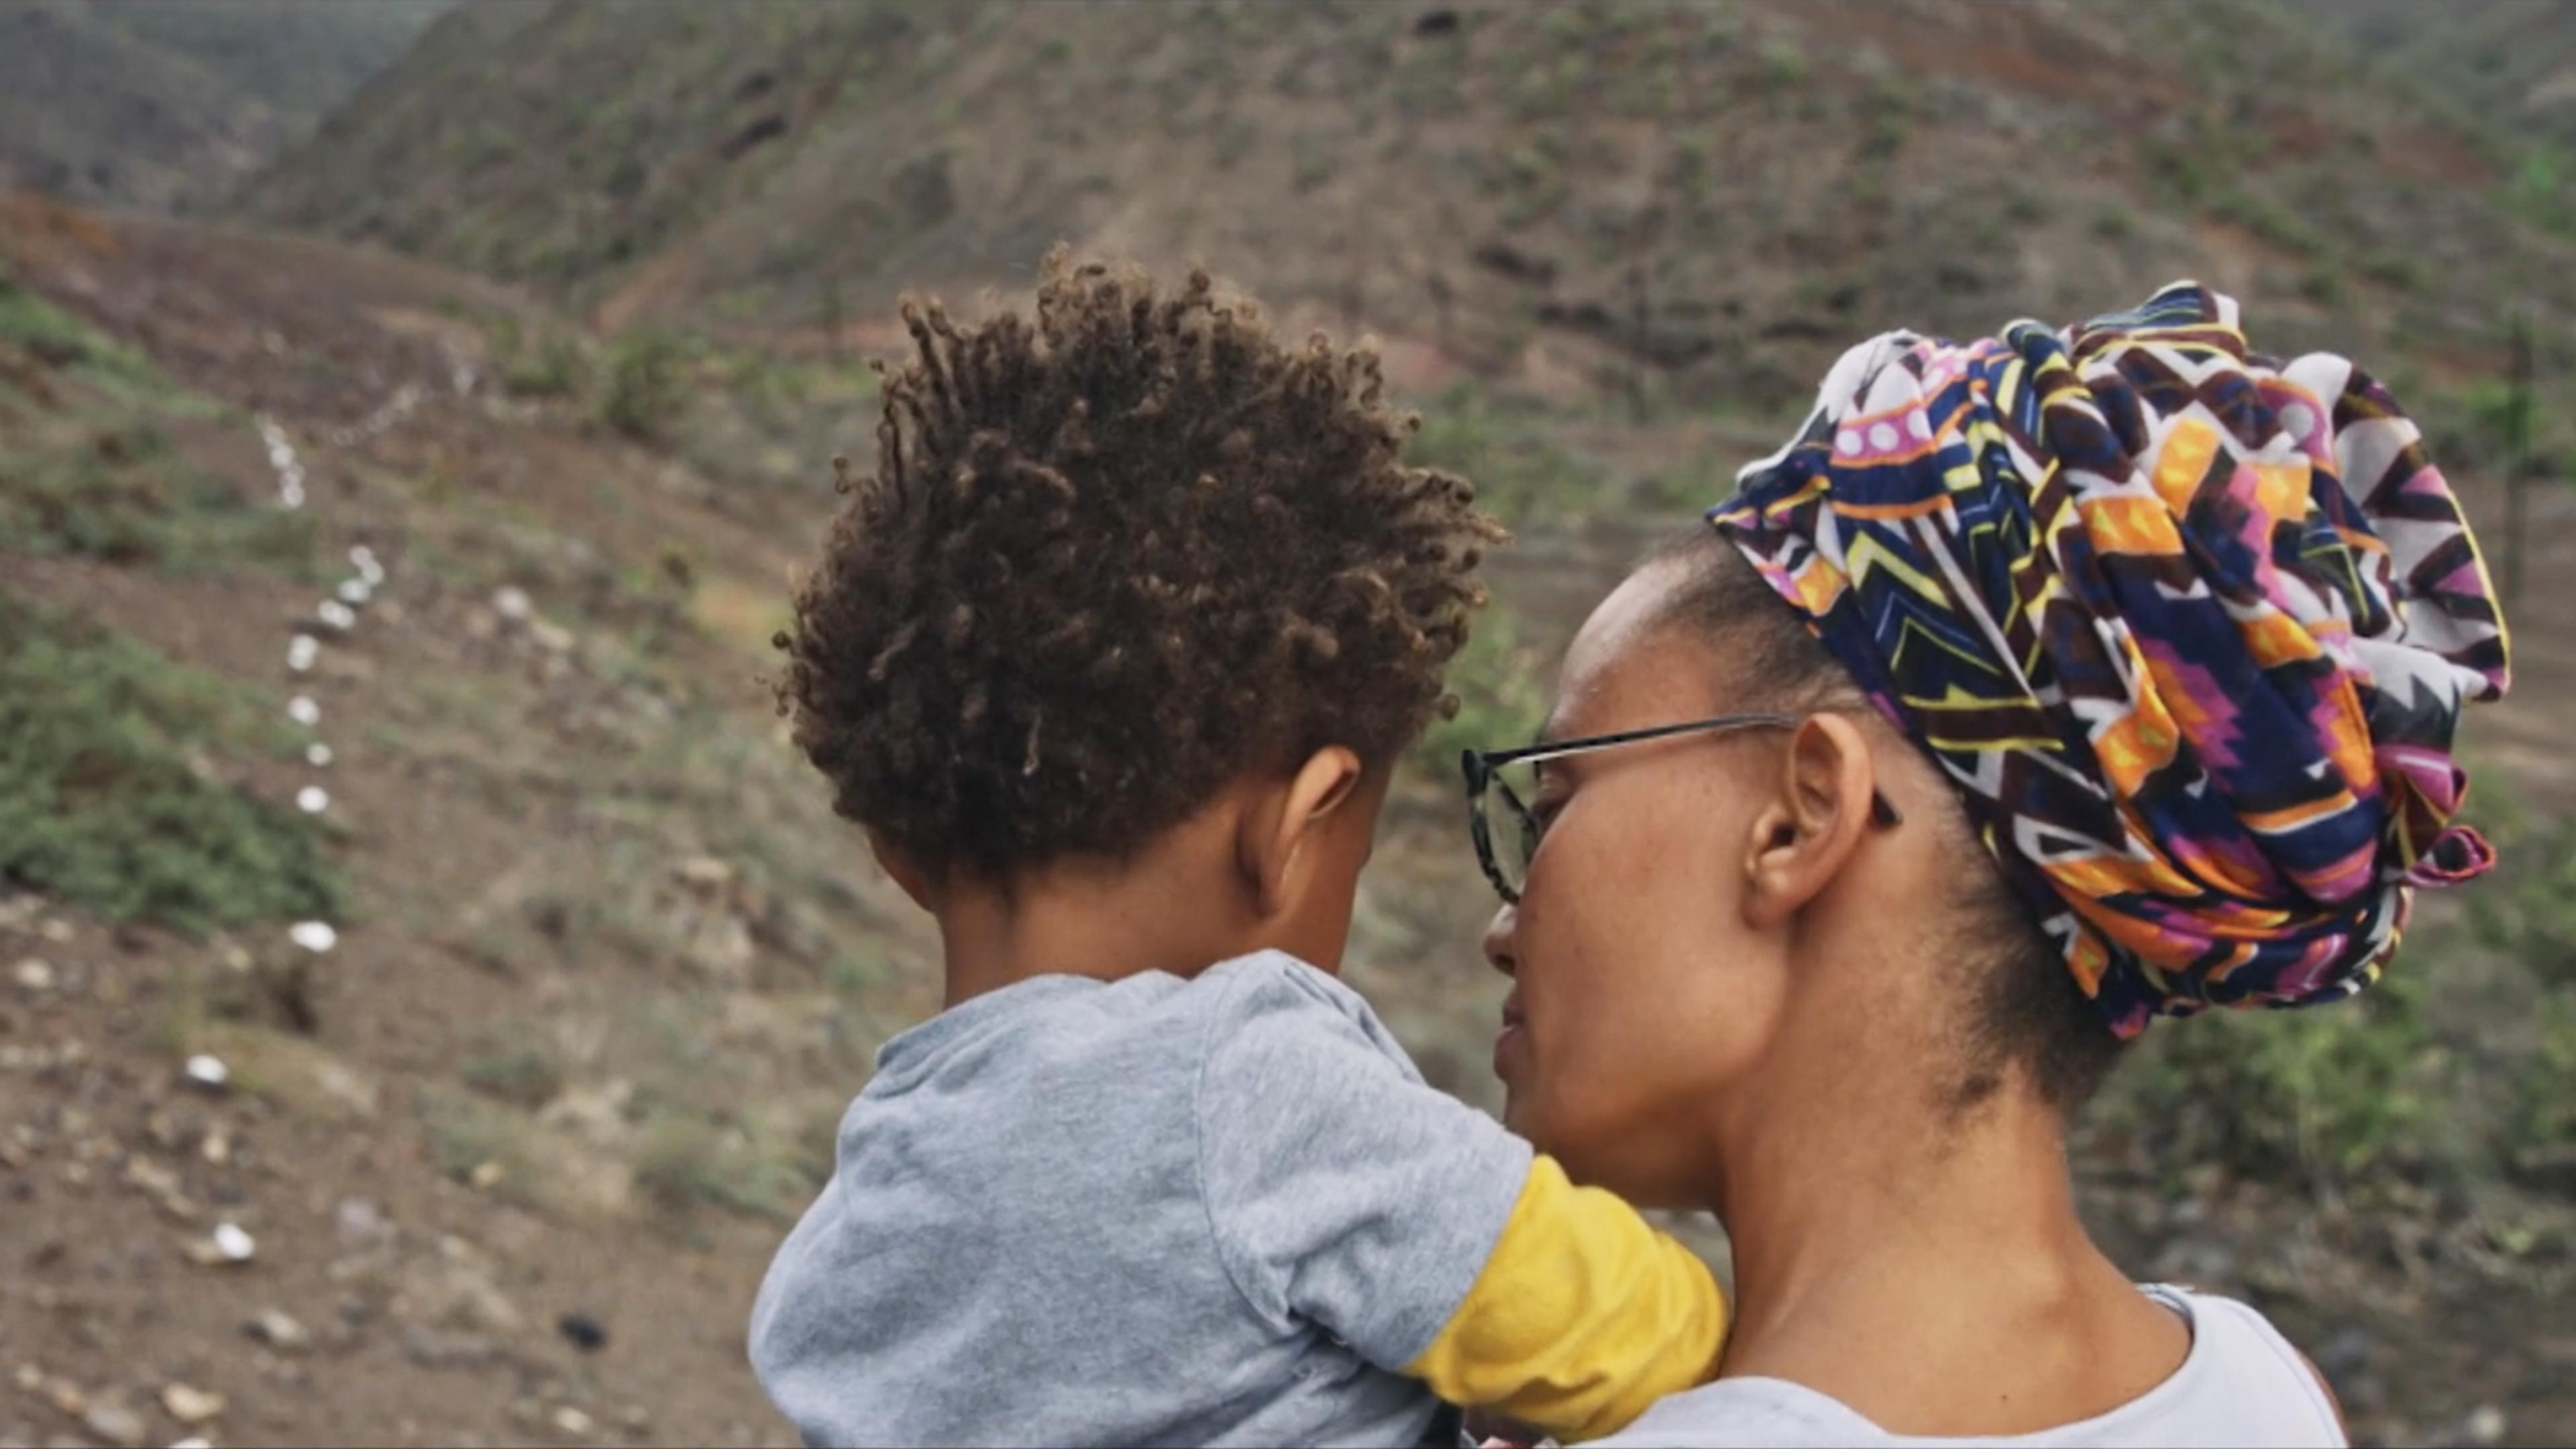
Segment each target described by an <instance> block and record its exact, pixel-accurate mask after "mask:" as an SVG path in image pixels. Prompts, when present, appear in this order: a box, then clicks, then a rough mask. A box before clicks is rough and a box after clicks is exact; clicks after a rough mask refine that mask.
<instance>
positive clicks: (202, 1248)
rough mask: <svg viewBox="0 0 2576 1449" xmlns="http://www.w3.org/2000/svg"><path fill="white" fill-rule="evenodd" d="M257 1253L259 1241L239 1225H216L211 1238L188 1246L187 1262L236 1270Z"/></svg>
mask: <svg viewBox="0 0 2576 1449" xmlns="http://www.w3.org/2000/svg"><path fill="white" fill-rule="evenodd" d="M258 1253H259V1241H258V1240H257V1239H255V1238H253V1237H252V1236H251V1235H250V1234H248V1233H246V1232H244V1231H242V1227H241V1224H239V1223H229V1222H227V1223H217V1224H215V1231H214V1234H213V1236H211V1237H208V1238H206V1239H205V1240H203V1241H201V1242H196V1243H191V1244H189V1245H188V1258H189V1260H190V1261H191V1262H194V1263H196V1264H198V1265H199V1266H201V1267H206V1268H237V1267H239V1266H241V1265H242V1264H244V1263H247V1262H249V1261H250V1260H251V1259H252V1258H254V1257H256V1256H258Z"/></svg>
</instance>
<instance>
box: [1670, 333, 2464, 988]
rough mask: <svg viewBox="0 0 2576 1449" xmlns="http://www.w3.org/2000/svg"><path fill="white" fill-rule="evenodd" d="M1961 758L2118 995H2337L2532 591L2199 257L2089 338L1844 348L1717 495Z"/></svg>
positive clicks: (2341, 374) (2419, 468)
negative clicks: (2278, 343)
mask: <svg viewBox="0 0 2576 1449" xmlns="http://www.w3.org/2000/svg"><path fill="white" fill-rule="evenodd" d="M1709 517H1710V520H1711V521H1712V522H1713V523H1715V524H1716V525H1717V527H1718V528H1719V529H1720V530H1721V531H1723V532H1724V533H1725V535H1726V536H1727V537H1728V538H1730V539H1731V540H1733V541H1734V543H1735V544H1736V545H1737V547H1738V548H1740V549H1741V550H1742V551H1743V552H1744V554H1745V555H1746V556H1747V557H1748V558H1750V559H1751V560H1752V561H1753V564H1754V566H1755V567H1756V568H1758V569H1760V570H1761V572H1762V575H1763V577H1764V578H1765V579H1767V580H1768V581H1769V582H1770V584H1771V586H1772V587H1773V588H1774V589H1776V590H1777V591H1778V592H1779V593H1780V595H1781V596H1782V597H1783V598H1785V599H1787V600H1788V601H1789V603H1790V604H1791V605H1792V606H1793V607H1795V608H1796V609H1797V610H1798V611H1799V613H1800V614H1801V615H1802V616H1803V617H1804V618H1805V619H1806V620H1807V622H1808V624H1809V626H1810V627H1811V628H1812V629H1813V630H1814V631H1815V633H1816V635H1817V636H1818V637H1819V638H1820V639H1821V640H1823V642H1824V643H1825V645H1826V646H1827V647H1828V648H1829V649H1830V650H1831V651H1832V652H1833V653H1834V655H1835V656H1836V657H1837V658H1839V659H1840V660H1841V661H1842V663H1843V664H1844V665H1845V666H1846V667H1847V668H1849V669H1850V671H1851V672H1852V674H1853V675H1854V676H1855V677H1857V678H1858V679H1859V681H1860V683H1861V685H1862V687H1863V688H1864V689H1866V690H1867V691H1868V693H1869V695H1870V696H1871V698H1872V699H1873V700H1874V701H1876V703H1877V704H1878V706H1879V707H1880V708H1881V709H1882V710H1884V711H1885V712H1886V713H1887V714H1888V715H1889V716H1890V717H1891V718H1893V719H1894V720H1895V721H1896V722H1897V723H1898V724H1899V725H1901V726H1902V727H1903V728H1904V729H1905V730H1906V731H1907V732H1908V733H1909V734H1911V735H1912V736H1913V737H1914V738H1915V739H1916V740H1918V741H1920V742H1921V743H1922V744H1923V745H1924V747H1925V748H1926V749H1928V750H1929V751H1930V753H1931V754H1932V756H1933V758H1934V759H1935V760H1937V761H1938V762H1939V763H1940V765H1941V767H1942V769H1943V770H1945V771H1946V772H1947V773H1948V774H1949V776H1950V778H1951V780H1952V781H1953V782H1954V783H1955V784H1956V785H1957V786H1958V788H1959V792H1960V794H1961V795H1962V797H1963V798H1964V799H1965V801H1966V803H1967V806H1968V809H1969V812H1970V815H1971V817H1972V818H1973V819H1974V821H1975V823H1976V824H1977V826H1978V828H1979V833H1980V834H1981V835H1982V836H1983V837H1984V839H1985V842H1986V844H1987V846H1988V847H1989V848H1990V849H1991V850H1992V851H1993V853H1994V856H1995V858H1996V859H1997V860H1998V861H1999V862H2001V864H2002V866H2003V869H2004V873H2005V875H2006V876H2007V877H2009V878H2010V880H2011V882H2012V884H2013V886H2014V887H2015V889H2016V890H2017V891H2018V892H2019V893H2020V894H2021V896H2022V897H2023V899H2024V900H2025V901H2026V902H2027V903H2028V904H2029V906H2030V907H2031V909H2032V910H2033V911H2034V912H2035V914H2036V915H2037V917H2038V918H2039V920H2040V923H2041V926H2042V928H2043V929H2044V930H2045V931H2046V932H2047V934H2048V935H2049V937H2050V938H2051V939H2052V940H2053V941H2055V942H2056V943H2057V944H2058V945H2059V946H2060V947H2061V948H2062V949H2063V950H2064V951H2065V953H2066V960H2067V964H2068V966H2069V968H2070V969H2072V970H2073V971H2074V973H2075V976H2076V979H2077V980H2078V981H2079V982H2081V983H2082V984H2083V987H2084V990H2085V992H2086V993H2087V994H2088V995H2090V996H2091V997H2092V998H2093V1000H2094V1002H2095V1004H2096V1005H2097V1006H2098V1007H2099V1008H2100V1009H2101V1011H2102V1013H2103V1015H2104V1017H2105V1018H2106V1019H2107V1020H2109V1021H2110V1023H2111V1025H2112V1027H2113V1029H2114V1030H2116V1031H2118V1032H2119V1033H2120V1034H2121V1035H2123V1036H2127V1035H2132V1034H2134V1033H2136V1032H2137V1031H2139V1030H2141V1029H2143V1028H2144V1027H2145V1025H2146V1024H2147V1021H2148V1019H2149V1018H2150V1017H2151V1016H2153V1015H2156V1014H2167V1015H2187V1014H2189V1013H2191V1012H2194V1011H2198V1010H2200V1009H2201V1008H2203V1007H2205V1006H2209V1005H2213V1004H2217V1005H2232V1004H2252V1003H2265V1004H2271V1005H2283V1006H2294V1005H2304V1004H2307V1003H2311V1002H2319V1001H2328V1000H2334V999H2337V998H2340V997H2344V996H2348V995H2351V994H2352V993H2353V992H2355V991H2357V990H2359V989H2361V988H2362V987H2363V986H2366V985H2368V984H2369V983H2370V982H2372V981H2373V980H2375V979H2377V977H2378V975H2379V971H2380V968H2381V965H2382V964H2383V963H2384V962H2385V961H2386V960H2387V958H2388V955H2389V953H2390V952H2391V951H2392V950H2393V949H2394V948H2395V947H2396V944H2397V940H2398V937H2399V935H2400V933H2401V932H2402V931H2403V929H2404V927H2405V923H2406V916H2407V911H2408V908H2409V904H2410V901H2411V898H2412V894H2413V887H2415V886H2419V885H2448V884H2451V883H2452V882H2455V881H2460V880H2465V879H2468V878H2469V877H2471V876H2474V875H2477V874H2479V873H2480V872H2482V871H2484V870H2485V869H2486V868H2487V867H2488V866H2489V865H2490V864H2492V863H2493V861H2494V852H2493V851H2492V850H2491V849H2490V848H2489V847H2488V845H2487V843H2486V841H2485V840H2483V839H2481V838H2480V837H2479V836H2478V834H2477V832H2475V831H2474V830H2471V829H2470V828H2468V827H2467V826H2465V825H2453V824H2452V823H2451V817H2452V815H2453V814H2454V812H2456V811H2457V810H2458V809H2459V807H2460V802H2461V798H2462V796H2463V794H2464V793H2465V791H2466V788H2467V783H2468V777H2467V774H2466V772H2464V771H2463V770H2462V769H2461V768H2460V766H2459V765H2458V763H2457V762H2456V761H2454V760H2453V758H2452V755H2451V734H2452V731H2453V729H2454V727H2455V726H2456V725H2457V724H2458V722H2459V716H2460V707H2461V705H2462V704H2463V703H2464V702H2465V701H2467V700H2471V699H2479V700H2487V699H2494V698H2497V697H2499V696H2500V695H2502V694H2503V693H2504V690H2505V686H2506V682H2507V678H2508V672H2507V668H2506V642H2505V628H2504V619H2503V616H2502V614H2501V613H2500V612H2499V610H2498V608H2497V604H2496V598H2495V591H2494V589H2493V588H2492V587H2491V586H2490V585H2489V583H2488V580H2487V571H2486V566H2485V564H2484V562H2483V561H2482V560H2481V559H2480V558H2479V556H2478V550H2477V544H2476V542H2475V540H2473V539H2472V538H2471V537H2470V534H2469V529H2468V525H2467V522H2466V521H2465V520H2464V519H2463V517H2462V516H2461V512H2460V506H2459V502H2458V500H2457V499H2456V498H2454V497H2453V496H2452V493H2451V489H2450V486H2449V485H2448V484H2447V483H2445V482H2444V481H2443V478H2442V475H2441V473H2440V472H2438V471H2436V470H2435V469H2434V467H2433V465H2432V464H2431V462H2430V461H2428V460H2427V459H2426V457H2425V455H2424V450H2423V447H2422V441H2421V434H2420V433H2419V432H2418V430H2417V429H2416V427H2415V425H2414V423H2412V422H2410V421H2408V419H2407V417H2406V415H2405V414H2404V413H2403V412H2401V411H2399V410H2398V407H2397V405H2396V403H2395V402H2394V401H2393V400H2392V399H2391V398H2390V397H2389V395H2388V393H2387V391H2386V390H2385V389H2384V388H2382V387H2381V386H2380V385H2379V384H2378V383H2377V382H2375V381H2373V380H2372V379H2371V378H2370V377H2368V376H2367V375H2365V374H2364V373H2363V372H2361V370H2360V369H2358V368H2356V367H2354V366H2353V365H2352V364H2351V363H2350V362H2348V361H2346V360H2344V359H2343V358H2340V357H2332V356H2326V355H2312V356H2307V357H2301V358H2298V359H2296V360H2294V361H2291V362H2288V363H2286V364H2284V363H2280V362H2276V361H2274V360H2272V359H2270V358H2265V357H2260V356H2255V355H2253V354H2250V353H2248V352H2247V351H2246V347H2245V339H2244V335H2243V333H2242V332H2241V331H2240V330H2239V329H2238V326H2237V320H2236V303H2235V302H2234V301H2233V300H2232V299H2230V298H2227V297H2224V296H2220V295H2218V294H2217V293H2214V292H2210V291H2207V290H2205V289H2203V288H2201V287H2200V286H2198V285H2196V284H2193V283H2188V282H2185V283H2176V284H2175V285H2173V286H2170V287H2167V288H2165V289H2164V290H2163V291H2161V292H2159V293H2157V294H2156V295H2155V296H2154V297H2153V298H2151V299H2150V300H2149V301H2148V302H2147V303H2146V305H2145V306H2143V307H2140V308H2138V309H2137V310H2136V311H2133V312H2124V313H2119V314H2116V315H2113V316H2109V317H2099V318H2096V319H2094V320H2093V321H2091V322H2088V323H2085V324H2084V325H2083V326H2080V327H2076V328H2073V329H2070V330H2068V331H2065V332H2057V331H2052V330H2051V329H2049V328H2047V327H2044V326H2042V325H2040V324H2038V323H2035V322H2020V323H2016V324H2014V325H2013V326H2011V327H2009V328H2006V329H2005V331H2004V333H2003V335H2002V336H2000V337H1993V338H1987V339H1984V340H1981V341H1977V342H1972V343H1966V344H1953V343H1949V342H1944V341H1940V340H1937V339H1932V338H1925V337H1918V336H1915V335H1913V334H1911V333H1907V332H1891V333H1888V334H1887V335H1885V336H1882V337H1879V338H1876V339H1873V340H1872V341H1869V342H1865V343H1863V344H1861V345H1860V346H1858V347H1855V348H1853V349H1852V350H1851V351H1850V352H1848V353H1845V354H1844V355H1843V358H1842V360H1841V361H1840V362H1838V363H1836V364H1835V366H1834V369H1833V371H1832V373H1831V374H1830V375H1828V376H1827V377H1826V379H1825V383H1824V387H1823V390H1822V392H1821V394H1820V395H1819V397H1818V400H1817V406H1816V410H1815V412H1814V414H1813V415H1812V416H1811V417H1810V418H1809V419H1808V421H1807V424H1806V426H1805V427H1804V428H1803V429H1801V430H1800V432H1799V433H1798V435H1797V437H1796V438H1794V439H1793V440H1791V442H1790V443H1789V445H1788V446H1787V447H1785V448H1783V449H1782V450H1781V451H1780V452H1778V453H1777V454H1774V455H1773V456H1771V457H1769V458H1766V459H1764V460H1762V461H1760V462H1758V463H1755V464H1753V465H1751V466H1749V467H1747V468H1746V469H1745V470H1744V471H1743V472H1742V473H1741V474H1740V475H1739V476H1738V478H1737V491H1736V495H1735V497H1733V498H1732V499H1730V500H1729V501H1727V502H1726V503H1724V504H1722V505H1720V506H1719V507H1717V508H1715V509H1713V510H1711V511H1710V514H1709Z"/></svg>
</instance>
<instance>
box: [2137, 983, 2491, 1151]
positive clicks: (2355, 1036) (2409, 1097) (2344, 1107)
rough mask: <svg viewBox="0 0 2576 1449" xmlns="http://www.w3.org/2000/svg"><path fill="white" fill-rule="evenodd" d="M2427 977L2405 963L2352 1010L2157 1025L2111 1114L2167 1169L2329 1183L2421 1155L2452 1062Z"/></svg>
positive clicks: (2248, 1014)
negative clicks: (2430, 1014)
mask: <svg viewBox="0 0 2576 1449" xmlns="http://www.w3.org/2000/svg"><path fill="white" fill-rule="evenodd" d="M2424 983H2425V976H2424V973H2423V972H2422V971H2418V970H2407V969H2405V968H2404V966H2403V965H2402V964H2401V966H2400V967H2399V969H2397V970H2394V971H2392V972H2391V973H2390V974H2389V975H2388V977H2387V978H2386V979H2385V980H2383V981H2382V982H2381V983H2380V984H2379V985H2378V986H2376V987H2374V988H2373V989H2372V990H2370V991H2368V992H2366V993H2364V994H2363V995H2362V996H2360V997H2358V998H2356V999H2354V1000H2352V1001H2349V1002H2341V1003H2337V1004H2334V1005H2330V1006H2324V1007H2319V1008H2315V1009H2311V1010H2303V1011H2294V1012H2274V1011H2220V1012H2211V1013H2208V1014H2206V1015H2203V1016H2199V1017H2194V1018H2192V1019H2190V1020H2186V1021H2164V1022H2158V1023H2156V1025H2155V1026H2154V1027H2153V1028H2151V1029H2150V1030H2149V1032H2148V1034H2147V1040H2146V1041H2145V1042H2143V1043H2142V1044H2141V1045H2140V1047H2139V1049H2138V1053H2137V1056H2136V1058H2135V1059H2133V1060H2131V1061H2129V1062H2127V1063H2125V1064H2124V1065H2123V1066H2122V1067H2121V1069H2120V1071H2119V1072H2118V1073H2117V1074H2115V1075H2114V1076H2113V1077H2112V1079H2111V1084H2110V1086H2109V1087H2108V1089H2107V1090H2106V1092H2105V1097H2104V1101H2103V1103H2102V1106H2101V1114H2102V1116H2103V1117H2104V1118H2105V1119H2106V1120H2109V1121H2112V1122H2116V1123H2119V1124H2121V1125H2123V1126H2127V1127H2130V1128H2133V1129H2136V1130H2139V1131H2141V1132H2142V1133H2144V1134H2145V1135H2146V1136H2147V1137H2149V1138H2150V1140H2152V1141H2155V1142H2156V1143H2157V1145H2158V1146H2159V1148H2160V1149H2161V1151H2162V1155H2163V1156H2164V1157H2165V1159H2166V1160H2167V1161H2169V1162H2173V1163H2185V1162H2223V1163H2226V1164H2227V1165H2229V1166H2231V1167H2233V1168H2236V1169H2237V1170H2239V1171H2242V1172H2245V1173H2247V1174H2249V1175H2261V1176H2271V1177H2287V1178H2292V1179H2295V1180H2300V1181H2310V1182H2324V1181H2336V1180H2341V1179H2345V1178H2348V1177H2350V1176H2352V1175H2354V1174H2357V1173H2360V1172H2362V1171H2364V1170H2366V1169H2368V1168H2371V1167H2374V1166H2376V1165H2378V1164H2380V1163H2381V1162H2383V1161H2384V1160H2387V1159H2389V1158H2391V1157H2392V1156H2398V1155H2404V1156H2410V1157H2415V1156H2422V1155H2424V1154H2425V1153H2427V1152H2429V1151H2432V1150H2435V1149H2436V1148H2437V1147H2438V1144H2437V1143H2436V1142H2435V1141H2434V1134H2432V1133H2430V1132H2428V1131H2427V1130H2426V1129H2428V1128H2430V1127H2431V1126H2432V1125H2433V1124H2434V1123H2435V1121H2436V1119H2437V1115H2438V1114H2437V1108H2438V1107H2439V1106H2440V1105H2441V1102H2440V1099H2441V1097H2442V1095H2443V1091H2444V1085H2445V1084H2444V1082H2443V1080H2442V1078H2443V1072H2444V1069H2445V1068H2446V1066H2447V1065H2448V1062H2447V1053H2446V1052H2445V1051H2444V1050H2443V1049H2442V1047H2441V1045H2440V1044H2439V1042H2438V1041H2437V1040H2436V1038H2435V1036H2434V1034H2433V1032H2432V1030H2431V1029H2430V1027H2429V1026H2428V1025H2427V1023H2426V1022H2425V1020H2424V1016H2423V1012H2422V1009H2421V1008H2422V1004H2423V994H2424V991H2425V989H2426V988H2425V984H2424Z"/></svg>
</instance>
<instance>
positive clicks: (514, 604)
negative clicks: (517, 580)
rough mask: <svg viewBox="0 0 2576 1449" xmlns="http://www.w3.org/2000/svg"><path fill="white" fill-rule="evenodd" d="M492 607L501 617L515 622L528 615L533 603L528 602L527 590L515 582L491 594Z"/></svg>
mask: <svg viewBox="0 0 2576 1449" xmlns="http://www.w3.org/2000/svg"><path fill="white" fill-rule="evenodd" d="M492 607H493V608H494V609H495V610H497V611H498V612H499V613H500V615H501V617H502V618H504V619H508V620H510V621H511V622H513V623H517V622H519V621H521V620H524V619H526V618H527V617H528V614H529V611H530V610H531V609H532V608H533V605H531V604H530V603H529V602H528V591H527V590H525V589H522V588H520V587H519V586H518V585H516V584H507V585H504V586H502V588H501V589H499V590H498V591H497V592H495V593H494V594H493V595H492Z"/></svg>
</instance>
